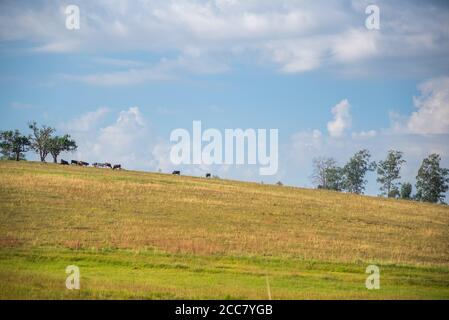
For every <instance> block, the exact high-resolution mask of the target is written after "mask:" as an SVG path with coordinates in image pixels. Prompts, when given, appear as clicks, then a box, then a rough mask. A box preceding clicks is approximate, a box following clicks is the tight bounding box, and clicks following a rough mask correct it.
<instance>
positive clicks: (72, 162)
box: [70, 160, 79, 165]
mask: <svg viewBox="0 0 449 320" xmlns="http://www.w3.org/2000/svg"><path fill="white" fill-rule="evenodd" d="M70 164H76V165H78V164H79V163H78V161H77V160H72V161H71V162H70Z"/></svg>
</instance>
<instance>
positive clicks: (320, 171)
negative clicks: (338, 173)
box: [310, 157, 337, 189]
mask: <svg viewBox="0 0 449 320" xmlns="http://www.w3.org/2000/svg"><path fill="white" fill-rule="evenodd" d="M312 161H313V172H312V175H311V176H310V179H311V180H312V182H313V183H314V184H315V185H316V186H317V187H318V188H320V189H329V172H330V170H332V169H335V168H337V161H335V160H334V159H333V158H326V157H317V158H314V159H313V160H312Z"/></svg>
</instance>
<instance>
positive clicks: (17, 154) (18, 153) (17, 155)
mask: <svg viewBox="0 0 449 320" xmlns="http://www.w3.org/2000/svg"><path fill="white" fill-rule="evenodd" d="M19 160H20V152H16V161H19Z"/></svg>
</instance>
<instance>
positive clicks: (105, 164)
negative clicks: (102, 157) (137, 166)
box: [103, 162, 112, 169]
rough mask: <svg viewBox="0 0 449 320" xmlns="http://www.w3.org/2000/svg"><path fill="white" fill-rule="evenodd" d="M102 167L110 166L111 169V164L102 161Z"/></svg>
mask: <svg viewBox="0 0 449 320" xmlns="http://www.w3.org/2000/svg"><path fill="white" fill-rule="evenodd" d="M103 168H111V169H112V165H111V164H110V163H108V162H106V163H103Z"/></svg>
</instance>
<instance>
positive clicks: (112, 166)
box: [61, 159, 122, 170]
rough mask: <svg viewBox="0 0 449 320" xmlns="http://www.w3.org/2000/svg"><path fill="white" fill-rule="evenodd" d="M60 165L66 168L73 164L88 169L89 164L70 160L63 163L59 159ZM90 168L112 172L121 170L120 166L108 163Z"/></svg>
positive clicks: (62, 160) (96, 164)
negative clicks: (110, 170) (105, 169)
mask: <svg viewBox="0 0 449 320" xmlns="http://www.w3.org/2000/svg"><path fill="white" fill-rule="evenodd" d="M61 164H62V165H63V166H68V165H69V164H74V165H77V166H82V167H88V166H89V163H88V162H84V161H78V160H72V161H71V162H70V163H69V162H68V161H65V160H64V159H61ZM92 166H93V167H95V168H109V169H112V170H121V169H122V165H121V164H115V165H112V164H110V163H107V162H106V163H97V162H95V163H92Z"/></svg>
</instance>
